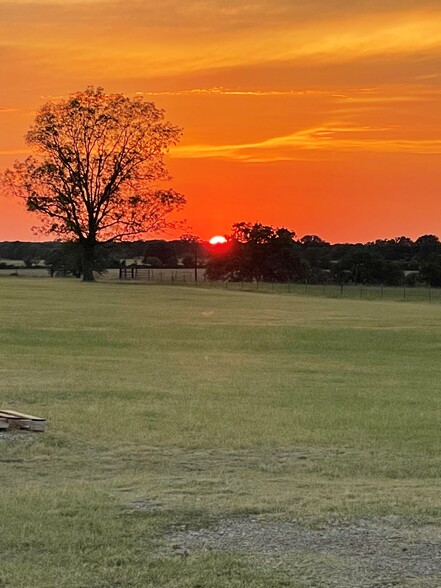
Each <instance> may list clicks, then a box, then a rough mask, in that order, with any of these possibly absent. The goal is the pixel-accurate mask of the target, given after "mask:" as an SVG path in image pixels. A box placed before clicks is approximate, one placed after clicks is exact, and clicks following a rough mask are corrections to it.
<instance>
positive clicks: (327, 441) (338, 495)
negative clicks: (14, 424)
mask: <svg viewBox="0 0 441 588" xmlns="http://www.w3.org/2000/svg"><path fill="white" fill-rule="evenodd" d="M0 316H1V321H0V376H1V377H0V407H4V408H15V409H16V410H22V411H24V412H30V413H34V414H37V415H42V416H45V417H47V419H48V428H47V432H46V433H44V434H42V435H38V434H35V435H28V434H22V435H19V434H17V435H15V436H14V438H13V439H12V438H11V439H9V440H0V473H1V480H2V483H1V491H0V521H1V533H0V557H1V565H0V586H1V585H5V586H30V585H33V586H69V587H72V586H87V587H89V586H93V587H102V586H124V587H125V586H140V587H144V586H170V587H171V586H195V587H196V586H203V587H206V586H207V587H210V586H213V587H218V586H226V587H227V586H233V587H234V586H257V587H259V586H262V587H267V586H269V587H270V586H283V585H289V586H297V587H301V586H303V585H306V584H303V583H302V579H301V578H298V579H295V578H292V577H290V578H288V577H286V575H285V573H284V572H282V571H280V572H279V571H277V572H274V571H273V570H268V569H265V568H264V567H261V568H259V567H256V566H255V565H254V564H253V563H252V562H251V561H249V560H248V559H247V558H244V556H242V555H240V554H234V553H232V554H218V553H215V552H211V553H200V554H192V555H190V556H189V557H187V558H181V557H178V556H175V557H173V556H172V555H169V552H170V549H169V548H168V547H167V542H166V539H164V537H165V535H164V533H165V532H166V531H167V530H169V529H170V528H171V527H172V526H173V525H180V524H185V525H189V526H190V528H192V527H198V526H204V525H207V524H211V523H212V522H213V521H215V520H216V517H219V516H235V515H240V514H244V513H266V515H267V516H269V517H278V518H288V519H289V518H302V519H305V520H308V521H310V523H311V524H316V523H317V522H320V521H321V520H326V519H329V518H330V517H337V518H339V519H345V520H346V519H354V518H357V517H374V516H381V515H390V514H394V515H397V516H399V517H401V519H402V520H403V521H408V522H409V524H411V523H414V522H415V521H417V522H431V523H433V524H435V523H436V524H438V522H439V511H440V506H441V499H440V490H441V480H440V472H441V468H440V466H441V458H440V455H441V453H440V449H441V437H440V435H439V422H440V408H441V396H440V394H439V383H440V381H441V364H440V362H439V357H440V350H441V338H440V327H441V307H440V306H439V305H437V304H435V305H429V304H427V303H411V302H407V303H397V302H389V301H387V300H383V301H381V302H380V301H378V302H377V301H369V302H367V301H364V300H349V299H339V298H335V299H333V298H332V299H331V298H319V297H312V296H311V297H310V296H307V297H306V296H294V295H293V296H284V295H274V296H265V295H259V294H258V293H253V292H246V291H244V292H242V291H232V290H231V289H228V290H226V289H225V290H222V289H216V288H213V289H208V288H199V289H197V288H188V287H184V286H182V287H178V286H176V287H173V288H171V287H167V286H158V285H147V286H146V285H138V284H105V283H98V284H94V285H85V284H81V283H78V282H76V281H74V280H65V281H63V280H32V279H29V280H27V279H20V280H17V279H15V280H14V279H10V278H4V279H2V280H1V281H0ZM134 500H145V501H147V502H149V503H153V504H155V505H158V506H159V507H160V508H159V509H157V510H156V509H155V510H152V511H151V512H143V511H134V510H133V509H132V508H130V503H131V502H133V501H134Z"/></svg>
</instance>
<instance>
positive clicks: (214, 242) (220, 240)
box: [209, 235, 227, 245]
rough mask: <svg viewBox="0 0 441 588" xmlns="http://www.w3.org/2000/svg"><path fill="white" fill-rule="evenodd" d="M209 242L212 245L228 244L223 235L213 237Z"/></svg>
mask: <svg viewBox="0 0 441 588" xmlns="http://www.w3.org/2000/svg"><path fill="white" fill-rule="evenodd" d="M209 242H210V245H221V244H223V243H226V242H227V240H226V239H225V237H223V236H222V235H215V236H214V237H211V239H210V241H209Z"/></svg>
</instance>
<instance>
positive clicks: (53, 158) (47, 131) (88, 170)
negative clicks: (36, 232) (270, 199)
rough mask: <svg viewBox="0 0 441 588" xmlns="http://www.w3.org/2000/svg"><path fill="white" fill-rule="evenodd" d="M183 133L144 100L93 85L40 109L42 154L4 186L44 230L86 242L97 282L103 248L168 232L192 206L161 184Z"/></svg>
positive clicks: (86, 272) (37, 125) (8, 175)
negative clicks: (174, 216) (171, 218)
mask: <svg viewBox="0 0 441 588" xmlns="http://www.w3.org/2000/svg"><path fill="white" fill-rule="evenodd" d="M180 135H181V130H180V129H179V128H178V127H176V126H173V125H172V124H171V123H169V122H167V121H166V120H165V118H164V112H163V111H162V110H159V109H158V108H156V106H155V105H154V104H153V103H152V102H146V101H145V100H144V99H143V98H142V97H141V96H137V97H135V98H128V97H125V96H123V95H122V94H106V93H105V92H104V90H103V89H102V88H97V89H95V88H93V87H89V88H87V89H86V90H85V91H84V92H77V93H75V94H72V95H71V96H69V98H67V99H63V100H55V101H50V102H48V103H47V104H45V105H44V106H42V107H41V108H40V110H39V111H38V113H37V116H36V118H35V121H34V124H33V126H32V127H31V129H30V130H29V132H28V133H27V135H26V141H27V143H28V145H29V146H30V147H31V148H33V149H34V151H35V156H30V157H28V158H27V159H26V160H25V161H23V162H16V163H15V164H14V166H13V168H11V169H8V170H6V172H5V173H4V174H3V178H2V180H3V181H2V183H3V184H4V185H5V187H6V189H7V190H8V191H9V192H11V193H12V194H14V195H16V196H18V197H20V198H22V199H24V201H25V204H26V207H27V209H28V210H30V211H32V212H36V213H37V214H38V215H39V217H40V219H41V220H42V221H43V226H42V230H43V231H44V232H46V233H51V234H54V235H56V236H57V237H58V238H59V239H61V240H74V241H75V242H77V243H78V246H79V247H80V250H81V259H82V273H83V280H85V281H93V266H94V257H95V250H96V246H97V245H98V244H99V243H109V242H111V241H118V240H130V239H133V238H134V237H135V236H138V235H142V234H145V233H147V232H148V231H158V230H160V229H163V228H165V227H166V226H169V225H170V222H168V221H167V217H168V215H169V214H170V213H171V212H173V211H176V210H177V209H180V208H181V207H182V206H183V205H184V203H185V198H184V197H183V196H182V195H181V194H178V193H177V192H175V191H174V190H170V189H161V188H160V187H159V186H158V184H157V182H158V181H162V180H166V179H169V175H168V173H167V170H166V168H165V165H164V161H163V157H164V154H165V153H166V152H167V151H168V149H169V148H170V146H172V145H175V144H176V143H177V142H178V140H179V138H180Z"/></svg>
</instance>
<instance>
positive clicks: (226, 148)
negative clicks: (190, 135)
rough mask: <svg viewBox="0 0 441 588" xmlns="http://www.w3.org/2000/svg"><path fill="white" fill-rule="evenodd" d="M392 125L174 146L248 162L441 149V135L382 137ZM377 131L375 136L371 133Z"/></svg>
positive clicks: (186, 152) (184, 153) (181, 154)
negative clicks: (308, 155)
mask: <svg viewBox="0 0 441 588" xmlns="http://www.w3.org/2000/svg"><path fill="white" fill-rule="evenodd" d="M389 132H390V129H389V128H387V127H385V128H370V127H356V126H347V127H345V126H340V125H337V124H335V123H329V124H323V125H321V126H317V127H314V128H310V129H304V130H300V131H296V132H294V133H291V134H289V135H283V136H280V137H271V138H269V139H266V140H264V141H258V142H250V143H242V144H229V145H185V146H181V147H176V148H175V149H173V151H172V153H171V156H172V157H175V158H188V159H194V158H202V159H203V158H218V159H231V160H238V161H244V162H264V161H289V160H297V159H302V153H303V157H304V154H305V153H306V152H322V153H323V152H328V153H329V154H331V153H333V152H371V153H413V154H439V153H441V139H403V138H398V137H381V134H385V133H389ZM370 135H374V136H370Z"/></svg>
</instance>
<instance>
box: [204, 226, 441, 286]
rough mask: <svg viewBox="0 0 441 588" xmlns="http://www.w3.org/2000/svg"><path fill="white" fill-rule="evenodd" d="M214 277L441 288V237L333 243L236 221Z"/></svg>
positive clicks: (213, 267)
mask: <svg viewBox="0 0 441 588" xmlns="http://www.w3.org/2000/svg"><path fill="white" fill-rule="evenodd" d="M207 275H208V277H209V278H210V279H224V280H225V279H229V280H244V281H250V280H257V281H259V280H265V281H278V282H286V281H293V282H295V281H302V282H309V283H334V284H348V283H353V284H384V285H388V286H398V285H403V284H406V285H408V286H414V285H417V284H418V283H421V284H430V285H432V286H438V287H441V242H440V240H439V239H438V237H437V236H436V235H423V236H421V237H419V238H418V239H416V241H412V239H409V238H408V237H397V238H395V239H381V240H377V241H373V242H369V243H365V244H363V243H338V244H335V245H331V244H330V243H328V242H327V241H324V240H323V239H321V238H320V237H318V236H317V235H305V236H304V237H302V238H301V239H298V240H297V239H296V235H295V233H294V231H290V230H288V229H286V228H283V227H276V228H275V227H271V226H268V225H263V224H260V223H254V224H251V223H244V222H241V223H236V224H235V225H233V229H232V233H231V237H230V239H229V241H228V243H227V244H225V245H224V246H222V250H219V253H218V255H213V256H211V258H210V259H209V261H208V264H207Z"/></svg>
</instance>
